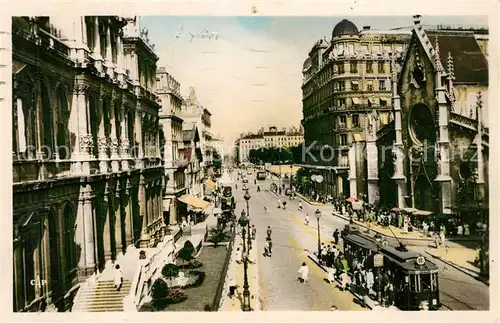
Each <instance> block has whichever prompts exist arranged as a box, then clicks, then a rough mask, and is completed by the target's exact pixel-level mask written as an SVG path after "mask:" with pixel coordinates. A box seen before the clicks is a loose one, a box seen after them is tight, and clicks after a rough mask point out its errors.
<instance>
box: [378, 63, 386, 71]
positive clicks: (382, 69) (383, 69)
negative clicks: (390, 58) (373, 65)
mask: <svg viewBox="0 0 500 323" xmlns="http://www.w3.org/2000/svg"><path fill="white" fill-rule="evenodd" d="M378 72H379V73H385V68H384V62H378Z"/></svg>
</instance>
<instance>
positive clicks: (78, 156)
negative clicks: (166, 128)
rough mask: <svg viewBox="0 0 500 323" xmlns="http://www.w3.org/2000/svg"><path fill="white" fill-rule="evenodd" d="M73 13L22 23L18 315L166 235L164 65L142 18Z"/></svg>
mask: <svg viewBox="0 0 500 323" xmlns="http://www.w3.org/2000/svg"><path fill="white" fill-rule="evenodd" d="M70 15H71V13H68V15H65V16H58V17H14V18H13V19H12V51H13V53H12V55H13V56H12V58H13V71H12V77H13V94H12V95H13V107H12V117H13V118H12V119H13V127H12V147H13V150H12V157H13V164H12V166H13V224H14V228H13V230H14V236H13V238H14V245H13V269H14V277H13V285H14V305H13V306H14V310H15V311H37V310H39V309H40V308H41V307H45V306H47V309H53V310H55V309H56V308H57V309H58V310H61V311H62V310H65V309H67V307H68V304H70V303H71V298H72V297H73V295H74V294H75V293H76V291H77V290H78V286H79V284H80V283H81V282H82V281H84V280H85V279H86V277H88V276H89V275H91V274H94V273H98V272H100V271H102V270H103V268H104V267H105V265H107V264H110V263H111V262H112V261H114V260H115V259H117V258H119V257H120V256H121V255H123V254H124V253H126V252H127V248H128V247H129V246H133V245H135V246H138V247H141V246H145V245H151V244H154V243H155V241H157V240H158V239H159V237H160V236H161V235H162V233H163V230H162V228H163V216H162V179H163V176H164V170H163V167H162V165H161V163H160V151H159V145H158V143H159V136H158V134H159V122H158V120H159V118H158V109H159V108H160V106H159V104H158V100H157V96H156V95H155V94H154V91H155V81H156V77H155V71H156V61H157V60H158V57H157V56H156V54H155V53H154V51H153V50H152V47H151V45H149V43H148V41H147V39H146V38H147V36H146V33H145V32H144V31H141V30H140V26H139V24H138V23H139V22H138V19H137V18H135V17H130V18H121V17H115V16H99V17H81V16H70ZM33 281H35V282H42V281H45V282H47V283H46V284H33V283H32V282H33Z"/></svg>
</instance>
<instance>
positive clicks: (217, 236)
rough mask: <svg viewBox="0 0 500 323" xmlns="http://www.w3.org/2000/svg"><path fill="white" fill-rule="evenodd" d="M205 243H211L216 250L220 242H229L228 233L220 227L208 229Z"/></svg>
mask: <svg viewBox="0 0 500 323" xmlns="http://www.w3.org/2000/svg"><path fill="white" fill-rule="evenodd" d="M207 241H208V242H211V243H213V244H214V248H217V247H218V246H219V245H220V243H221V242H226V241H229V233H228V232H227V231H226V230H225V229H224V228H223V227H222V226H217V227H216V228H212V229H210V234H209V237H208V239H207Z"/></svg>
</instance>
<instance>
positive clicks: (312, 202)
mask: <svg viewBox="0 0 500 323" xmlns="http://www.w3.org/2000/svg"><path fill="white" fill-rule="evenodd" d="M295 195H297V196H298V197H300V198H301V199H302V200H304V202H306V203H308V204H310V205H316V206H331V207H332V208H333V205H332V204H331V203H321V202H315V201H311V200H310V199H308V198H307V197H305V196H304V195H302V194H300V193H299V192H295Z"/></svg>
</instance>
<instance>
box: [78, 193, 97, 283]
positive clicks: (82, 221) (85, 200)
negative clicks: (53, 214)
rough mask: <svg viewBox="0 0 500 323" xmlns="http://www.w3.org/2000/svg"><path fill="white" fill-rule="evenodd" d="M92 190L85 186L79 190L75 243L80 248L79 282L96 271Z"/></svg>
mask: <svg viewBox="0 0 500 323" xmlns="http://www.w3.org/2000/svg"><path fill="white" fill-rule="evenodd" d="M91 192H92V188H91V187H90V185H88V184H86V185H84V186H82V188H81V190H80V196H79V198H78V210H77V214H76V231H75V242H76V244H77V245H80V246H81V253H80V259H79V260H78V276H79V277H80V278H79V281H83V278H85V277H87V276H89V275H91V274H93V273H94V272H95V270H96V248H95V240H96V234H95V232H96V228H95V226H94V216H93V210H92V193H91Z"/></svg>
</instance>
